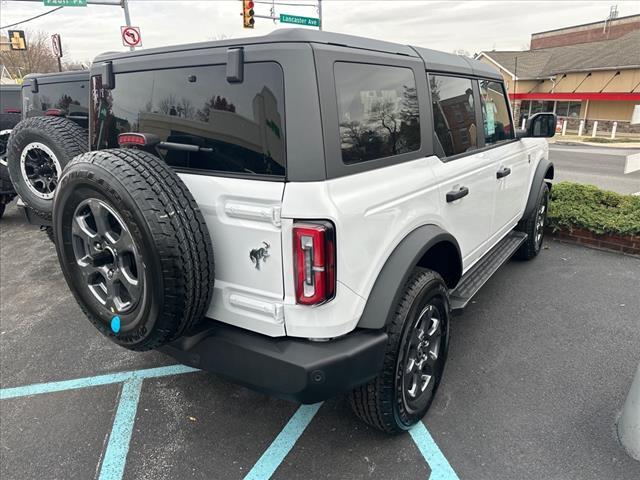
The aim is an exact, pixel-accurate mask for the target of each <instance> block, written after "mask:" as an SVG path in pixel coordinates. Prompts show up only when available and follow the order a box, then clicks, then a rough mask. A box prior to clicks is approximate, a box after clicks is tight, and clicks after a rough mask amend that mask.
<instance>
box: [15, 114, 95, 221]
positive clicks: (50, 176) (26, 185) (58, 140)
mask: <svg viewBox="0 0 640 480" xmlns="http://www.w3.org/2000/svg"><path fill="white" fill-rule="evenodd" d="M88 149H89V138H88V136H87V131H86V130H85V129H83V128H81V127H79V126H78V125H77V124H75V123H74V122H72V121H71V120H67V119H65V118H60V117H33V118H28V119H26V120H23V121H21V122H20V123H18V124H17V125H16V126H15V128H14V129H13V131H12V132H11V135H10V136H9V142H8V145H7V164H8V168H9V174H10V175H11V181H12V183H13V186H14V188H15V191H16V193H17V194H18V195H20V198H22V200H23V201H24V203H25V204H26V205H28V206H30V207H31V208H32V209H33V210H35V211H36V212H38V213H39V214H41V215H42V216H43V218H45V219H47V220H49V219H51V211H52V209H53V195H54V193H55V189H56V186H57V184H58V182H59V179H60V176H61V175H62V171H63V169H64V167H65V166H66V165H67V164H68V163H69V162H70V161H71V159H72V158H73V157H75V156H76V155H80V154H81V153H84V152H86V151H87V150H88Z"/></svg>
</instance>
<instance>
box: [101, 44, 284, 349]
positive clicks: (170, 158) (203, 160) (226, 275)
mask: <svg viewBox="0 0 640 480" xmlns="http://www.w3.org/2000/svg"><path fill="white" fill-rule="evenodd" d="M225 52H226V49H225ZM194 55H196V56H197V57H198V58H195V59H190V58H189V57H188V56H185V57H184V58H183V57H180V58H176V57H175V55H172V56H167V55H159V56H158V58H149V60H148V61H142V60H139V61H137V62H136V63H135V65H131V66H129V65H128V64H127V63H126V62H123V63H117V62H114V67H113V68H114V73H115V82H114V83H115V88H113V89H111V90H108V91H104V90H103V89H101V87H100V85H98V84H97V83H96V81H97V80H96V78H94V79H93V84H92V89H93V94H92V103H93V105H92V108H93V109H94V111H93V117H92V118H94V119H97V120H98V122H97V123H96V124H95V125H93V126H92V131H91V134H92V145H93V148H94V149H95V148H113V147H116V146H117V144H118V135H119V134H122V133H126V132H140V133H145V134H147V138H154V139H159V140H160V141H161V142H162V143H161V144H159V147H158V148H157V153H158V155H160V156H161V157H162V158H163V159H164V160H165V161H166V162H167V164H169V165H170V166H171V167H172V168H174V169H175V170H176V171H177V172H178V174H179V175H180V176H181V178H182V179H183V180H184V182H185V183H186V185H187V187H188V188H189V190H190V191H191V193H192V194H193V196H194V197H195V199H196V201H197V203H198V205H199V206H200V209H201V210H202V212H203V214H204V217H205V219H206V222H207V227H208V229H209V231H210V234H211V238H212V241H213V248H214V259H215V273H216V275H215V276H216V279H215V289H214V297H213V301H212V302H211V305H210V308H209V310H208V313H207V316H208V317H210V318H213V319H216V320H219V321H222V322H225V323H230V324H232V325H236V326H239V327H243V328H247V329H250V330H253V331H256V332H260V333H263V334H267V335H271V336H279V335H284V334H285V329H284V315H283V306H282V304H283V299H284V289H283V267H282V235H281V227H280V207H281V202H282V196H283V191H284V185H285V176H286V158H285V129H284V125H285V121H284V80H283V70H282V68H281V66H280V65H279V64H278V63H277V62H275V61H251V56H250V55H249V54H248V53H246V54H245V63H244V65H243V69H244V72H243V73H244V79H243V80H242V81H235V80H230V79H229V78H228V77H227V65H226V63H216V62H217V61H218V60H221V61H222V62H226V60H227V55H226V53H225V54H216V53H215V52H209V53H207V52H195V53H194ZM149 57H154V55H150V56H149ZM165 57H166V61H165V60H164V59H165ZM204 61H207V62H209V63H210V64H203V63H200V62H204ZM182 62H185V64H183V65H180V64H181V63H182ZM145 63H148V66H149V67H150V68H151V69H148V70H147V69H140V68H141V67H143V66H145ZM165 65H166V68H163V67H164V66H165ZM134 68H135V70H134Z"/></svg>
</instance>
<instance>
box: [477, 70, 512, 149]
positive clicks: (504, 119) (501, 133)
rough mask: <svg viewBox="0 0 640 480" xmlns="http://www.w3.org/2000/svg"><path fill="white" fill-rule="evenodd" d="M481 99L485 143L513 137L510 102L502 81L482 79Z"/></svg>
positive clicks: (491, 143) (493, 142) (489, 143)
mask: <svg viewBox="0 0 640 480" xmlns="http://www.w3.org/2000/svg"><path fill="white" fill-rule="evenodd" d="M480 101H481V103H482V120H483V123H484V143H485V145H493V144H495V143H498V142H502V141H505V140H511V139H513V138H514V131H513V126H512V125H511V118H510V117H509V104H508V103H507V99H506V97H505V94H504V89H503V88H502V83H500V82H492V81H490V80H482V81H481V82H480Z"/></svg>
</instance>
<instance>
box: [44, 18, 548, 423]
mask: <svg viewBox="0 0 640 480" xmlns="http://www.w3.org/2000/svg"><path fill="white" fill-rule="evenodd" d="M91 75H92V82H91V83H92V87H91V88H92V90H91V104H92V105H91V111H90V142H91V149H92V151H91V152H89V153H86V154H83V155H80V156H78V157H76V158H75V159H74V160H73V161H72V162H71V163H70V164H69V165H68V166H67V167H66V168H65V169H64V172H63V175H62V178H61V180H60V183H59V186H58V189H57V191H56V195H55V199H54V207H53V229H54V233H55V239H56V246H57V252H58V256H59V259H60V264H61V267H62V270H63V272H64V275H65V278H66V280H67V282H68V284H69V286H70V288H71V290H72V291H73V293H74V295H75V297H76V299H77V300H78V302H79V303H80V305H81V306H82V308H83V309H84V311H85V312H86V314H87V316H88V317H89V319H90V320H91V321H92V322H93V323H94V325H95V326H96V327H97V328H98V329H99V330H100V331H101V332H102V333H103V334H105V335H106V336H108V337H109V338H110V339H111V340H113V341H114V342H116V343H118V344H120V345H122V346H124V347H126V348H129V349H133V350H145V349H151V348H160V349H161V350H162V351H164V352H166V353H169V354H170V355H172V356H174V357H175V358H177V359H178V360H179V361H181V362H184V363H186V364H189V365H193V366H196V367H199V368H203V369H206V370H209V371H212V372H216V373H219V374H221V375H224V376H226V377H228V378H231V379H233V380H235V381H237V382H239V383H242V384H245V385H247V386H250V387H252V388H255V389H258V390H261V391H265V392H269V393H272V394H275V395H279V396H281V397H285V398H290V399H294V400H298V401H302V402H305V403H311V402H316V401H319V400H322V399H325V398H328V397H330V396H333V395H336V394H339V393H342V392H351V393H350V397H351V401H352V404H353V407H354V410H355V412H356V413H357V414H358V415H359V416H360V417H361V418H362V419H363V420H364V421H366V422H367V423H369V424H371V425H373V426H375V427H377V428H380V429H382V430H384V431H388V432H398V431H403V430H406V429H408V428H409V427H410V426H411V425H413V424H414V423H415V422H417V421H418V420H419V419H420V418H422V416H423V415H424V414H425V412H426V411H427V409H428V407H429V405H430V403H431V401H432V399H433V396H434V394H435V391H436V388H437V386H438V383H439V382H440V380H441V378H442V373H443V369H444V364H445V359H446V355H447V347H448V335H449V321H450V315H451V312H452V311H455V310H460V309H462V308H463V307H464V306H465V304H466V303H467V302H468V301H469V299H470V298H471V296H472V295H473V294H474V293H475V292H476V291H477V290H478V289H479V288H480V287H481V285H482V284H483V283H484V282H485V281H486V280H487V279H488V278H489V276H490V275H491V274H492V273H493V272H495V270H496V269H497V268H498V267H499V266H500V265H501V264H502V263H503V262H505V261H506V260H508V259H509V258H510V257H511V256H512V254H514V253H516V254H517V255H518V256H520V257H522V258H526V259H528V258H532V257H533V256H535V255H536V254H537V253H538V251H539V249H540V245H541V241H542V235H543V227H544V221H545V217H546V206H547V199H548V193H549V186H548V185H547V183H546V179H550V178H552V177H553V166H552V165H551V164H550V163H549V161H548V158H547V156H548V150H547V142H546V140H545V139H543V138H531V137H548V136H552V135H553V134H554V132H555V117H554V115H553V114H539V115H537V116H535V117H534V118H532V119H530V121H529V124H528V128H527V130H526V131H519V130H516V128H514V125H513V119H512V114H511V110H510V107H509V102H508V97H507V94H506V90H505V88H504V85H503V81H502V78H501V76H500V75H499V73H498V72H497V71H495V70H494V69H493V68H491V67H490V66H488V65H487V64H484V63H481V62H478V61H473V60H470V59H467V58H464V57H460V56H455V55H449V54H446V53H441V52H436V51H433V50H427V49H423V48H417V47H410V46H404V45H397V44H392V43H386V42H381V41H375V40H369V39H364V38H358V37H352V36H347V35H338V34H331V33H322V32H313V31H306V30H298V29H290V30H280V31H277V32H275V33H273V34H271V35H268V36H266V37H258V38H249V39H242V40H237V39H236V40H224V41H217V42H211V43H204V44H194V45H186V46H176V47H168V48H161V49H151V50H145V51H137V52H127V53H118V54H115V53H108V54H104V55H102V56H100V57H98V58H97V59H96V60H95V61H94V63H93V67H92V69H91ZM214 259H215V268H214Z"/></svg>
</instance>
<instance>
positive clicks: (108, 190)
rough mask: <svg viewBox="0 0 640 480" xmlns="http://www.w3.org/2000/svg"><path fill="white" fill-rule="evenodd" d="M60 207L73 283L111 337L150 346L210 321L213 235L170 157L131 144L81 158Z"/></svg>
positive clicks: (60, 247)
mask: <svg viewBox="0 0 640 480" xmlns="http://www.w3.org/2000/svg"><path fill="white" fill-rule="evenodd" d="M53 212H54V213H53V229H54V237H55V240H56V242H55V243H56V251H57V254H58V259H59V261H60V265H61V267H62V272H63V274H64V276H65V279H66V281H67V284H68V285H69V287H70V289H71V291H72V292H73V294H74V296H75V298H76V300H77V301H78V303H79V304H80V307H81V308H82V309H83V311H84V312H85V314H86V315H87V317H88V318H89V320H90V321H91V322H92V323H93V324H94V325H95V327H96V328H97V329H98V330H99V331H100V332H101V333H103V334H104V335H105V336H107V337H108V338H110V339H111V340H113V341H114V342H115V343H117V344H119V345H121V346H123V347H126V348H129V349H131V350H149V349H153V348H157V347H160V346H162V345H164V344H166V343H169V342H171V341H172V340H175V339H176V338H178V337H180V336H181V335H183V334H184V333H186V332H187V331H188V330H189V329H190V328H191V327H192V326H193V325H194V324H196V323H197V322H198V321H200V320H201V319H202V318H203V316H204V314H205V311H206V308H207V307H208V305H209V302H210V300H211V295H212V292H213V283H214V263H213V247H212V244H211V239H210V236H209V231H208V229H207V226H206V224H205V221H204V217H203V216H202V213H201V212H200V209H199V207H198V205H197V203H196V202H195V200H194V199H193V197H192V195H191V193H190V192H189V190H188V189H187V187H186V186H185V184H184V183H183V182H182V180H181V179H180V177H178V175H177V174H176V173H175V172H174V171H173V170H171V169H170V168H169V167H168V166H167V165H166V163H165V162H163V161H162V160H161V159H159V158H158V157H155V156H154V155H152V154H150V153H146V152H143V151H139V150H123V149H115V150H100V151H94V152H89V153H86V154H84V155H80V156H78V157H76V158H75V159H74V160H73V161H72V162H71V163H70V164H69V165H68V166H67V167H66V169H65V171H64V173H63V175H62V178H61V180H60V184H59V186H58V190H57V192H56V196H55V200H54V210H53Z"/></svg>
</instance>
